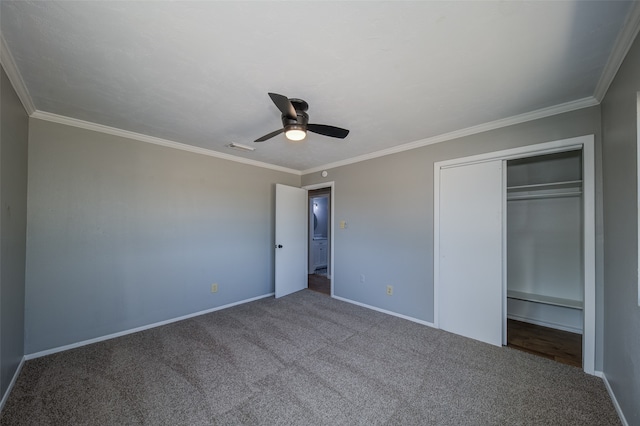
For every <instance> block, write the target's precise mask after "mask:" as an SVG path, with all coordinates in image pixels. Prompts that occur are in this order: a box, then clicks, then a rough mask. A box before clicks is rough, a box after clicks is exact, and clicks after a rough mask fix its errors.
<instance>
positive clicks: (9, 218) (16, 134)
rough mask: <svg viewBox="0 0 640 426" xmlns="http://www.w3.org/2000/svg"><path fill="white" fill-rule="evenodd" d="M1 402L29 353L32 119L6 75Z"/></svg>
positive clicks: (1, 127) (0, 146) (0, 134)
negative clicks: (27, 300) (26, 323)
mask: <svg viewBox="0 0 640 426" xmlns="http://www.w3.org/2000/svg"><path fill="white" fill-rule="evenodd" d="M0 74H1V75H0V80H1V81H0V98H1V100H0V235H1V236H2V237H1V239H0V399H1V398H2V397H3V396H4V394H5V392H6V390H7V387H8V386H9V383H11V379H12V377H13V376H14V374H15V372H16V369H17V368H18V365H19V364H20V361H21V360H22V357H23V355H24V310H25V303H24V292H25V290H24V289H25V277H24V275H25V246H26V227H27V141H28V132H29V118H28V117H27V113H26V112H25V110H24V108H23V107H22V103H21V102H20V100H19V99H18V96H17V95H16V92H15V91H14V90H13V87H12V86H11V83H10V82H9V79H8V78H7V75H6V74H5V72H4V69H2V71H1V72H0Z"/></svg>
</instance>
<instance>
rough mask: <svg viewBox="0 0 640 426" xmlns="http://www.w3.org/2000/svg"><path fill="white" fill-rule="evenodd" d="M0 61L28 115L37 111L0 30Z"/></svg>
mask: <svg viewBox="0 0 640 426" xmlns="http://www.w3.org/2000/svg"><path fill="white" fill-rule="evenodd" d="M0 63H1V64H2V68H3V69H4V72H6V73H7V77H9V81H10V82H11V85H12V86H13V89H14V90H15V91H16V93H17V94H18V98H20V102H22V106H24V109H25V110H26V111H27V115H31V114H33V113H34V112H35V110H36V107H35V105H34V104H33V100H32V99H31V95H29V91H28V90H27V86H26V85H25V84H24V80H23V79H22V75H20V71H18V66H17V65H16V62H15V61H14V60H13V55H12V54H11V51H10V50H9V46H7V42H6V40H5V39H4V36H3V35H2V33H1V32H0Z"/></svg>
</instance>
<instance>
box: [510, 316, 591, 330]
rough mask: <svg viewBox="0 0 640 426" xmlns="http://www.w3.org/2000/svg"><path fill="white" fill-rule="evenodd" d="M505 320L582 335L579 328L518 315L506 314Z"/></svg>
mask: <svg viewBox="0 0 640 426" xmlns="http://www.w3.org/2000/svg"><path fill="white" fill-rule="evenodd" d="M507 318H509V319H512V320H516V321H520V322H527V323H529V324H535V325H540V326H542V327H548V328H555V329H556V330H562V331H568V332H570V333H576V334H582V329H580V328H576V327H570V326H566V325H562V324H556V323H554V322H548V321H540V320H536V319H531V318H527V317H522V316H520V315H514V314H508V315H507Z"/></svg>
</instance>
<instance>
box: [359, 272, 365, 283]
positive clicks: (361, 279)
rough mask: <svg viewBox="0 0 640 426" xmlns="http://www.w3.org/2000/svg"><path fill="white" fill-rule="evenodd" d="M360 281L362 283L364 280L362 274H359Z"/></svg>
mask: <svg viewBox="0 0 640 426" xmlns="http://www.w3.org/2000/svg"><path fill="white" fill-rule="evenodd" d="M360 282H361V283H363V282H364V274H360Z"/></svg>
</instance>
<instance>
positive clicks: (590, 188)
mask: <svg viewBox="0 0 640 426" xmlns="http://www.w3.org/2000/svg"><path fill="white" fill-rule="evenodd" d="M594 139H595V138H594V135H585V136H579V137H575V138H568V139H561V140H556V141H552V142H545V143H539V144H533V145H526V146H522V147H517V148H512V149H506V150H502V151H495V152H489V153H485V154H479V155H473V156H469V157H462V158H456V159H452V160H446V161H439V162H436V163H434V165H433V173H434V175H433V177H434V181H433V182H434V187H433V188H434V194H433V204H434V212H433V213H434V217H433V226H434V228H433V230H434V233H433V240H434V241H433V244H434V252H433V253H434V255H433V313H434V314H433V315H434V318H433V323H434V325H435V327H437V328H440V327H439V321H438V317H439V307H438V305H439V300H438V297H439V291H438V289H439V286H440V278H439V277H440V266H439V259H440V232H439V230H440V170H441V169H443V168H447V167H456V166H462V165H465V164H472V163H478V162H485V161H493V160H503V161H506V160H514V159H518V158H526V157H533V156H538V155H544V154H553V153H557V152H565V151H573V150H579V149H581V150H582V203H583V204H582V205H583V213H582V214H583V225H582V226H583V229H582V232H583V275H584V308H583V331H582V333H583V334H582V366H583V369H584V371H585V372H586V373H588V374H591V375H593V374H595V353H596V345H595V340H596V335H595V334H596V284H595V282H596V272H595V268H596V255H595V251H596V227H595V147H594ZM504 204H506V190H505V201H503V205H504ZM503 223H504V225H503V236H502V238H503V255H502V256H503V268H502V269H503V271H502V276H503V280H502V286H503V312H502V314H503V319H504V322H505V323H506V314H507V312H506V250H504V248H505V246H506V237H507V236H506V232H504V231H505V230H504V228H505V226H506V221H504V222H503ZM505 332H506V330H505V329H504V325H503V334H504V333H505Z"/></svg>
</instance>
